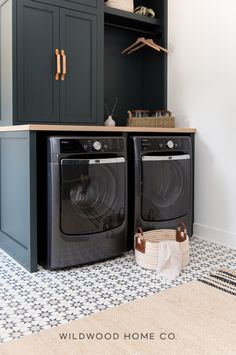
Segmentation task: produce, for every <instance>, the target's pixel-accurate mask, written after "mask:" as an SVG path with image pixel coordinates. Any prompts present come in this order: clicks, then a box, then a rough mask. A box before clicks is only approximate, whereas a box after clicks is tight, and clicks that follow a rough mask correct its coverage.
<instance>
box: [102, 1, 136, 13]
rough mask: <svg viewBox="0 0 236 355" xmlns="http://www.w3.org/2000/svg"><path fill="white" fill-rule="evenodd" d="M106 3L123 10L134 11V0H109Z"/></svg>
mask: <svg viewBox="0 0 236 355" xmlns="http://www.w3.org/2000/svg"><path fill="white" fill-rule="evenodd" d="M105 5H106V6H109V7H113V8H115V9H119V10H123V11H129V12H134V1H133V0H107V1H105Z"/></svg>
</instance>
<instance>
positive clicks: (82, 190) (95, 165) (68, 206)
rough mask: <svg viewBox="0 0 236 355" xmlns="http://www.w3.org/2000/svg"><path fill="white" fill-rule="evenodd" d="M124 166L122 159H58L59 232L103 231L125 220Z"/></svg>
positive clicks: (82, 232) (77, 233)
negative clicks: (59, 188)
mask: <svg viewBox="0 0 236 355" xmlns="http://www.w3.org/2000/svg"><path fill="white" fill-rule="evenodd" d="M125 166H126V163H125V159H124V158H123V157H120V158H106V159H62V160H61V199H60V200H61V223H60V226H61V231H62V232H63V233H64V234H67V235H85V234H94V233H98V232H103V231H106V230H110V229H113V228H116V227H118V226H120V225H121V224H122V223H123V222H124V219H125V196H126V168H125Z"/></svg>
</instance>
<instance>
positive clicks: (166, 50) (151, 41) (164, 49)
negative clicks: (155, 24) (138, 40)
mask: <svg viewBox="0 0 236 355" xmlns="http://www.w3.org/2000/svg"><path fill="white" fill-rule="evenodd" d="M146 41H148V42H149V43H151V44H153V45H154V46H156V47H157V48H159V49H160V50H161V51H163V52H165V53H169V51H168V49H166V48H164V47H161V46H160V45H159V44H157V43H155V42H154V41H153V39H146Z"/></svg>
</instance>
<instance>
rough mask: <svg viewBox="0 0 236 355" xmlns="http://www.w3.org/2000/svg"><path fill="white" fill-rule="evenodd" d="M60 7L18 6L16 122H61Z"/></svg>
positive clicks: (26, 0) (22, 2)
mask: <svg viewBox="0 0 236 355" xmlns="http://www.w3.org/2000/svg"><path fill="white" fill-rule="evenodd" d="M59 13H60V10H59V8H57V7H55V6H50V5H45V4H40V3H37V2H32V1H29V0H24V1H19V2H18V3H17V15H18V16H17V17H18V21H17V44H18V46H17V77H16V80H17V93H18V95H17V99H18V100H17V102H18V105H17V106H18V107H17V115H16V122H19V123H25V122H52V123H53V122H58V121H59V118H60V112H59V81H56V80H55V75H54V72H55V70H56V63H55V49H56V48H59V45H60V42H59Z"/></svg>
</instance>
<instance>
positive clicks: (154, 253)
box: [134, 223, 189, 270]
mask: <svg viewBox="0 0 236 355" xmlns="http://www.w3.org/2000/svg"><path fill="white" fill-rule="evenodd" d="M181 225H183V224H182V223H181V224H179V226H178V228H177V230H175V229H155V230H150V231H147V232H143V231H142V229H141V228H138V230H137V233H136V234H135V236H134V250H135V259H136V262H137V264H138V265H139V266H141V267H143V268H145V269H149V270H156V269H157V264H158V250H159V249H158V244H159V243H160V242H162V241H166V240H176V241H177V242H178V244H179V249H180V252H181V255H182V268H184V267H185V266H187V265H188V264H189V237H188V235H187V230H186V227H185V225H184V231H182V227H181ZM181 238H182V241H181Z"/></svg>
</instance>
